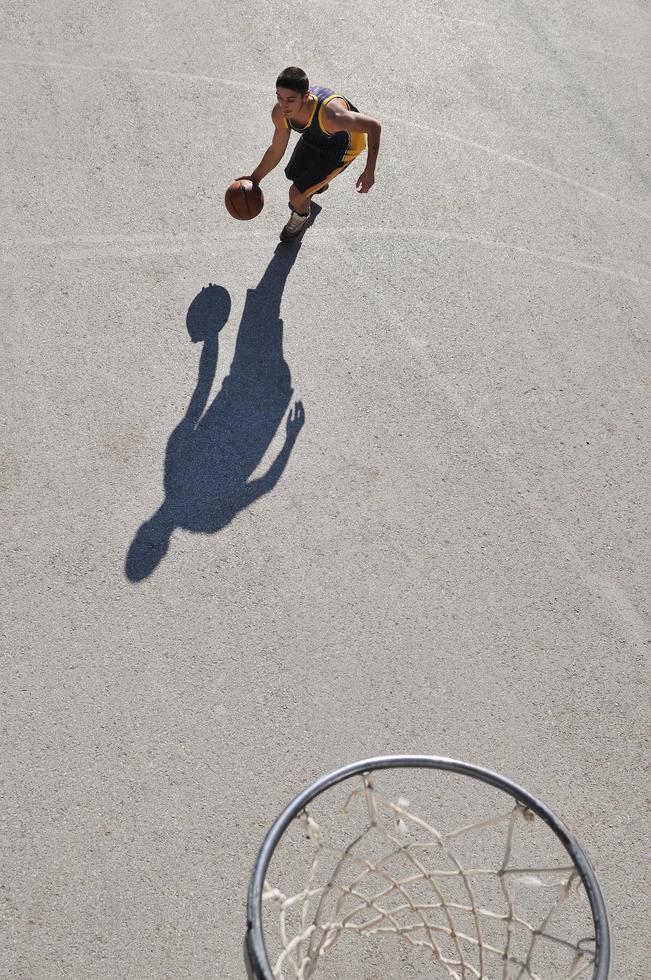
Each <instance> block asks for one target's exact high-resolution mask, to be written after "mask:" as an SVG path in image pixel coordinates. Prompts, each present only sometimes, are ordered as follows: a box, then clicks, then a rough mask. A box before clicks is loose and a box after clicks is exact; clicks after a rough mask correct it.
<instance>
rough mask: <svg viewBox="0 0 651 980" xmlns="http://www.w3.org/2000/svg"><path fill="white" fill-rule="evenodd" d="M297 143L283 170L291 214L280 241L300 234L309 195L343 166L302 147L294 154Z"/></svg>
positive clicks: (317, 190) (305, 222) (335, 174)
mask: <svg viewBox="0 0 651 980" xmlns="http://www.w3.org/2000/svg"><path fill="white" fill-rule="evenodd" d="M301 142H302V141H299V143H298V145H297V147H296V150H295V151H294V154H293V155H292V159H291V160H290V162H289V164H288V166H287V168H286V170H285V175H286V176H287V177H288V178H289V179H290V180H291V181H292V185H291V187H290V188H289V206H290V208H291V210H292V215H291V217H290V219H289V221H288V222H287V224H286V225H285V227H284V228H283V230H282V232H281V234H280V240H281V241H283V242H286V241H289V240H291V239H292V238H296V237H297V236H298V235H300V234H301V232H302V231H303V229H304V228H305V225H306V224H307V221H308V219H309V217H310V201H311V198H312V195H313V194H318V193H319V192H320V191H321V190H322V189H325V187H327V185H328V184H329V182H330V181H331V180H333V179H334V178H335V177H336V176H337V175H338V174H340V173H341V172H342V170H345V169H346V166H347V164H336V163H333V161H331V160H328V159H324V158H323V157H321V156H319V154H317V153H315V152H314V151H311V150H310V149H309V148H306V147H303V148H301V151H300V153H298V152H297V151H299V148H300V147H301ZM295 157H296V159H295Z"/></svg>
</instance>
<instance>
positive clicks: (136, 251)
mask: <svg viewBox="0 0 651 980" xmlns="http://www.w3.org/2000/svg"><path fill="white" fill-rule="evenodd" d="M315 234H316V235H317V237H318V238H320V239H326V240H330V239H332V238H334V239H338V238H341V236H356V237H358V236H362V237H371V236H372V237H373V238H401V239H404V240H409V239H416V240H417V241H431V242H440V243H441V244H444V243H445V242H458V243H461V244H469V245H476V246H478V247H479V248H483V249H487V250H489V251H490V250H491V249H496V250H501V251H506V252H515V253H517V254H520V255H524V256H526V257H529V258H533V259H540V260H542V261H544V262H551V263H553V264H555V265H566V266H570V267H571V268H574V269H579V270H581V271H584V272H591V273H595V274H597V275H602V276H609V277H612V278H615V279H622V280H624V281H625V282H632V283H635V284H636V285H637V286H651V279H642V278H640V277H639V276H635V275H633V273H631V272H627V271H626V270H624V269H613V268H611V267H610V266H606V265H597V264H595V263H592V262H583V261H581V260H580V259H573V258H570V257H569V256H565V255H559V254H558V253H555V252H545V251H544V250H543V249H535V248H528V247H527V246H525V245H518V244H517V243H515V242H505V241H500V240H498V239H495V238H483V237H481V236H479V235H463V234H460V233H458V232H454V231H444V230H441V231H431V230H430V229H427V228H413V227H412V228H384V227H372V226H356V227H351V226H338V227H334V228H332V227H331V228H318V229H317V230H316V231H313V232H311V237H312V236H313V235H315ZM252 240H253V241H256V242H262V241H265V242H268V241H269V240H270V237H269V234H268V233H267V232H257V231H256V232H253V234H247V235H242V234H234V235H218V234H215V237H214V238H206V237H205V236H198V235H169V236H156V235H151V236H149V235H133V236H130V235H117V236H101V235H87V236H86V235H82V236H78V237H68V238H47V237H46V236H35V237H33V238H24V239H9V240H8V239H5V240H0V248H4V249H7V250H8V251H11V252H12V253H13V252H14V251H15V249H16V248H20V247H21V246H25V245H27V246H36V247H44V248H55V247H59V248H63V249H64V251H62V252H61V253H60V254H59V255H58V256H57V258H58V259H59V260H61V261H74V260H76V259H85V258H94V257H97V258H101V257H118V256H120V257H123V256H127V257H132V258H137V257H138V256H145V255H177V254H182V253H187V252H192V251H193V250H195V249H197V248H199V249H202V248H209V249H214V248H215V247H216V246H217V245H218V244H219V245H223V244H224V243H225V242H229V243H241V244H244V243H245V242H250V241H252ZM13 260H14V256H13V254H11V255H8V256H7V257H6V259H5V261H13Z"/></svg>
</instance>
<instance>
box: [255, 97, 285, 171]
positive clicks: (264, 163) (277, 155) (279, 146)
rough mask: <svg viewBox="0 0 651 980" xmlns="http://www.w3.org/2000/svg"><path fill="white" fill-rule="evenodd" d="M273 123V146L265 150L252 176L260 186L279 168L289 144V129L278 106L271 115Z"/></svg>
mask: <svg viewBox="0 0 651 980" xmlns="http://www.w3.org/2000/svg"><path fill="white" fill-rule="evenodd" d="M271 121H272V122H273V124H274V135H273V139H272V141H271V146H270V147H268V149H267V150H265V154H264V156H263V158H262V160H261V161H260V163H259V164H258V166H257V167H256V168H255V170H254V171H253V173H252V174H251V180H252V181H253V183H254V184H259V183H260V181H261V180H262V178H263V177H266V176H267V174H268V173H270V172H271V171H272V170H273V169H274V167H277V166H278V164H279V163H280V161H281V160H282V158H283V157H284V155H285V150H286V149H287V144H288V143H289V129H288V128H287V124H286V123H285V119H284V117H283V115H282V113H281V111H280V109H279V108H278V106H277V105H276V106H274V108H273V112H272V113H271Z"/></svg>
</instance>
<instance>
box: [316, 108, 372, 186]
mask: <svg viewBox="0 0 651 980" xmlns="http://www.w3.org/2000/svg"><path fill="white" fill-rule="evenodd" d="M323 122H324V124H325V127H326V129H327V130H328V132H329V133H337V132H342V131H343V132H346V133H366V136H367V141H368V148H367V153H366V166H365V167H364V170H363V171H362V173H361V174H360V176H359V179H358V181H357V190H358V191H359V192H360V194H368V192H369V191H370V189H371V187H372V186H373V184H374V183H375V164H376V161H377V156H378V153H379V152H380V136H381V134H382V126H381V125H380V123H379V122H378V121H377V119H373V118H372V117H371V116H364V115H362V113H361V112H350V110H349V109H345V108H343V106H342V104H341V103H340V102H337V101H336V100H335V101H333V102H329V103H328V105H327V106H326V107H325V110H324V118H323Z"/></svg>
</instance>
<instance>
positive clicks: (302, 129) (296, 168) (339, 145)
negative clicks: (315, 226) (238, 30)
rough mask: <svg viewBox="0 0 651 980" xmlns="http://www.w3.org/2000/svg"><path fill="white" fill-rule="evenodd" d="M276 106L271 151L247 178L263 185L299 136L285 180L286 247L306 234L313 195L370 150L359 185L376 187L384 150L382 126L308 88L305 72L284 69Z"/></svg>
mask: <svg viewBox="0 0 651 980" xmlns="http://www.w3.org/2000/svg"><path fill="white" fill-rule="evenodd" d="M276 98H277V100H278V101H277V102H276V105H275V106H274V107H273V111H272V113H271V120H272V122H273V124H274V135H273V139H272V141H271V146H270V147H269V148H268V149H267V150H266V152H265V154H264V156H263V157H262V160H261V161H260V163H259V164H258V166H257V167H256V168H255V170H254V171H253V173H252V174H251V175H250V177H249V179H250V180H252V181H253V183H254V184H259V183H260V181H261V180H262V179H263V177H266V175H267V174H268V173H269V172H270V171H271V170H273V169H274V167H277V166H278V164H279V163H280V161H281V160H282V158H283V156H284V154H285V150H286V149H287V144H288V143H289V137H290V134H291V133H292V131H293V132H295V133H300V134H301V138H300V139H299V141H298V143H297V144H296V147H295V149H294V152H293V153H292V156H291V159H290V161H289V163H288V165H287V167H286V168H285V176H286V177H287V178H288V180H291V181H292V185H291V187H290V188H289V206H290V208H291V210H292V214H291V217H290V219H289V221H288V222H287V224H286V225H285V227H284V228H283V230H282V232H281V233H280V240H281V241H282V242H288V241H291V240H292V239H293V238H296V237H297V236H298V235H300V234H301V232H302V231H303V230H304V228H305V225H306V223H307V220H308V218H309V216H310V200H311V198H312V195H313V194H322V193H323V191H325V190H327V188H328V185H329V183H330V181H331V180H333V179H334V178H335V177H337V176H338V174H340V173H341V172H342V171H343V170H345V169H346V167H347V166H348V165H349V164H351V163H352V162H353V160H354V159H355V158H356V157H358V156H359V154H360V153H361V152H362V150H364V149H365V148H366V145H367V143H366V136H367V135H368V140H369V141H368V152H367V157H366V166H365V168H364V170H363V171H362V173H361V174H360V176H359V178H358V180H357V190H358V191H359V193H360V194H368V192H369V191H370V189H371V187H372V186H373V184H374V183H375V161H376V160H377V155H378V151H379V149H380V133H381V131H382V127H381V126H380V124H379V122H377V120H375V119H372V118H371V117H370V116H363V115H362V114H361V112H359V111H358V110H357V109H356V108H355V106H354V105H352V103H350V102H349V101H348V99H345V98H344V97H343V95H339V94H337V93H336V92H333V91H332V90H331V89H328V88H323V87H321V86H320V85H310V83H309V81H308V77H307V75H306V74H305V72H304V71H303V69H302V68H285V70H284V71H282V72H281V73H280V75H279V76H278V78H277V80H276Z"/></svg>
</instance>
